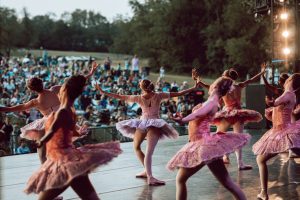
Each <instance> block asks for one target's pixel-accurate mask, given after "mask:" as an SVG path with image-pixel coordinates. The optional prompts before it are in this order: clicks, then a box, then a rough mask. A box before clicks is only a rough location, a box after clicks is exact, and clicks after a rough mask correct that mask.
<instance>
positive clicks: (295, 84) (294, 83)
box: [290, 73, 300, 104]
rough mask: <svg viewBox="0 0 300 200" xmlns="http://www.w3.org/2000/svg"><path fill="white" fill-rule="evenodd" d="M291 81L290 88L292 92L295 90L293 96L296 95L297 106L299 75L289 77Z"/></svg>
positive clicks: (299, 88)
mask: <svg viewBox="0 0 300 200" xmlns="http://www.w3.org/2000/svg"><path fill="white" fill-rule="evenodd" d="M290 78H291V79H292V87H293V90H295V95H296V101H297V102H296V103H297V104H299V102H300V73H295V74H293V75H291V76H290Z"/></svg>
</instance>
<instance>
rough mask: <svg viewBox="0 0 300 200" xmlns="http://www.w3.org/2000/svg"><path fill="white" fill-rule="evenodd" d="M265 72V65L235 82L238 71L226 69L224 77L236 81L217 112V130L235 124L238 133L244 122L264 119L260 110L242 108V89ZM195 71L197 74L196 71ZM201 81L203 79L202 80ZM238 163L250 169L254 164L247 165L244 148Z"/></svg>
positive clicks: (241, 167) (240, 150)
mask: <svg viewBox="0 0 300 200" xmlns="http://www.w3.org/2000/svg"><path fill="white" fill-rule="evenodd" d="M264 72H265V67H262V71H261V72H260V73H258V74H257V75H255V76H254V77H252V78H251V79H249V80H246V81H244V82H235V80H237V78H238V73H237V72H236V71H235V70H233V69H229V70H225V71H224V73H223V75H222V76H224V77H227V78H230V79H232V80H233V81H234V83H233V89H232V90H231V91H230V92H228V93H227V94H226V95H225V96H223V97H222V100H223V102H224V104H225V106H224V107H223V109H222V110H221V111H219V112H217V113H216V114H215V117H214V121H213V123H214V124H216V125H217V131H220V132H225V131H227V130H228V129H229V127H230V126H233V132H234V133H236V134H238V133H242V132H243V130H244V124H246V123H248V122H259V121H261V120H262V116H261V114H260V113H259V112H257V111H254V110H249V109H242V108H241V96H242V89H243V88H245V87H246V86H247V85H248V84H250V83H252V82H254V81H256V80H257V79H258V78H259V77H260V76H261V75H262V74H263V73H264ZM194 73H196V74H197V72H196V71H195V72H194ZM200 82H201V81H200ZM201 84H202V85H203V86H204V87H207V88H209V85H207V84H204V83H203V82H201ZM235 153H236V157H237V163H238V168H239V170H249V169H252V166H250V165H246V164H244V162H243V158H242V149H238V150H237V151H236V152H235ZM223 161H224V163H229V162H230V161H229V157H228V155H225V156H224V158H223Z"/></svg>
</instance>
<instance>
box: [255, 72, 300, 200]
mask: <svg viewBox="0 0 300 200" xmlns="http://www.w3.org/2000/svg"><path fill="white" fill-rule="evenodd" d="M299 87H300V74H293V75H292V76H290V77H289V78H288V79H287V80H286V81H285V83H284V92H283V94H282V95H281V96H280V97H278V98H277V99H276V100H275V101H274V102H273V104H274V108H273V111H272V118H271V119H270V120H272V122H273V127H272V128H271V129H270V130H268V131H267V132H266V133H265V134H264V135H263V136H262V137H261V138H260V139H259V140H258V141H257V142H256V143H255V144H254V145H253V152H254V154H255V155H257V157H256V161H257V164H258V167H259V175H260V183H261V192H260V193H259V194H258V195H257V198H259V199H263V200H267V199H269V197H268V167H267V164H266V163H267V161H268V160H269V159H271V158H272V157H274V156H276V155H277V154H279V153H282V152H285V151H287V150H293V152H294V153H296V154H298V155H300V151H299V148H300V121H297V122H295V123H293V122H292V120H291V117H292V112H293V109H294V107H295V104H296V100H297V98H298V97H296V95H295V93H294V92H295V90H296V89H298V88H299Z"/></svg>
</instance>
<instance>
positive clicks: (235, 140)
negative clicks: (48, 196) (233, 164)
mask: <svg viewBox="0 0 300 200" xmlns="http://www.w3.org/2000/svg"><path fill="white" fill-rule="evenodd" d="M227 133H228V132H226V133H217V134H213V133H208V134H205V135H203V136H202V138H201V139H197V140H195V141H193V142H189V143H187V144H186V145H184V146H183V147H182V148H181V149H180V150H179V151H178V152H177V153H176V155H175V156H174V157H173V158H172V159H171V160H170V161H169V162H168V164H167V168H168V169H169V170H174V169H176V168H178V167H183V168H193V167H196V166H198V165H200V164H207V163H209V162H211V161H213V160H215V159H219V158H221V157H222V156H223V155H225V154H229V153H232V152H234V151H235V150H236V149H240V148H242V147H243V146H245V145H246V144H247V143H248V142H249V141H250V138H251V136H250V135H249V134H246V133H240V134H227Z"/></svg>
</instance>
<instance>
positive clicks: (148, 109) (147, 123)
mask: <svg viewBox="0 0 300 200" xmlns="http://www.w3.org/2000/svg"><path fill="white" fill-rule="evenodd" d="M96 87H97V89H98V90H99V91H100V92H101V93H102V94H104V95H107V96H109V97H112V98H116V99H120V100H124V101H127V102H136V103H138V104H139V105H140V106H141V108H142V116H141V118H140V119H130V120H124V121H121V122H118V123H117V124H116V128H117V129H118V131H120V132H121V133H122V134H123V135H125V136H127V137H130V138H133V146H134V150H135V153H136V155H137V157H138V159H139V160H140V162H141V163H142V165H143V166H144V168H145V170H144V171H143V172H142V173H139V174H137V175H136V178H147V182H148V184H149V185H152V186H156V185H164V184H165V182H164V181H161V180H158V179H156V178H154V177H153V175H152V155H153V152H154V149H155V146H156V144H157V142H158V140H160V139H162V138H164V137H169V138H177V136H178V132H177V131H176V130H175V129H174V128H173V127H172V126H170V125H169V124H168V123H167V122H166V121H165V120H163V119H160V118H159V112H160V103H161V101H162V100H163V99H167V98H172V97H178V96H182V95H185V94H187V93H189V92H191V91H193V90H194V89H196V88H197V83H195V85H194V87H192V88H189V89H187V90H183V91H180V92H170V93H163V92H159V93H157V92H154V84H153V83H152V82H151V81H149V80H146V79H144V80H141V81H140V83H139V87H140V88H141V90H142V94H141V95H119V94H113V93H108V92H105V91H103V90H102V89H101V87H100V86H99V85H96ZM146 137H147V149H146V155H145V154H144V152H143V151H142V149H141V144H142V142H143V141H144V139H145V138H146Z"/></svg>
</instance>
